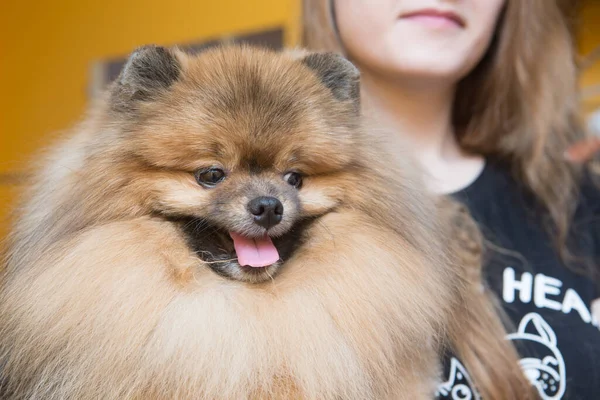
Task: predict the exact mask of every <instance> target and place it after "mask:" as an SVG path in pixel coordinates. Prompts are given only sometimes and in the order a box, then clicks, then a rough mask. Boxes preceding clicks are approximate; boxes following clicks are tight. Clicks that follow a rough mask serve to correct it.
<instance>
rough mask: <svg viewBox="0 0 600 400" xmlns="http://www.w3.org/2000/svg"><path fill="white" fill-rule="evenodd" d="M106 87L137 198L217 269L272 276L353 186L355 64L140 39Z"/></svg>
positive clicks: (255, 278)
mask: <svg viewBox="0 0 600 400" xmlns="http://www.w3.org/2000/svg"><path fill="white" fill-rule="evenodd" d="M111 95H112V97H111V100H110V104H111V107H112V112H111V115H112V116H113V117H112V119H113V121H112V123H113V124H117V125H119V126H121V131H122V138H123V140H125V141H126V142H125V143H124V144H123V143H121V144H120V145H119V146H120V148H121V149H127V151H126V153H124V154H126V156H124V157H122V159H123V160H127V161H124V163H125V164H126V166H124V168H123V169H124V170H127V171H131V170H133V171H134V172H132V174H134V175H135V178H134V179H133V180H132V182H135V183H134V186H135V188H136V190H137V191H138V192H139V198H141V199H145V200H144V203H147V204H149V205H148V207H149V208H150V212H151V213H153V214H155V215H158V216H160V217H162V218H167V219H169V220H171V221H174V222H176V223H178V224H180V226H181V228H182V229H183V231H184V233H185V235H186V237H187V240H188V244H189V245H190V247H191V248H192V249H193V250H194V251H195V253H196V254H197V255H198V257H200V258H201V259H203V260H204V261H206V262H207V264H208V265H210V267H211V268H212V269H213V270H214V271H215V272H217V273H219V274H221V275H224V276H227V277H230V278H233V279H238V280H242V281H248V282H261V281H264V280H267V279H270V278H271V277H273V276H274V274H275V273H276V272H277V270H278V269H279V268H280V267H281V266H282V265H283V264H284V263H285V261H286V260H288V259H289V258H290V257H291V256H292V255H293V254H294V251H295V250H296V249H297V248H298V247H299V246H300V245H301V244H302V241H303V233H304V230H305V228H306V227H307V226H309V225H310V224H311V223H312V222H313V221H314V220H315V219H316V218H318V217H319V216H322V215H324V214H325V213H327V212H330V211H331V210H333V209H334V208H335V207H336V206H337V205H338V204H339V202H340V201H342V199H343V196H344V192H345V191H346V190H347V189H348V186H349V185H351V182H352V178H353V177H352V169H353V165H354V164H355V152H356V146H355V144H356V142H355V138H354V132H355V128H356V127H355V124H356V123H357V119H358V118H357V113H358V111H357V110H358V73H357V70H356V69H355V68H354V67H353V66H352V65H351V64H350V63H349V62H347V61H345V60H343V59H342V58H341V57H338V56H335V55H331V54H301V55H298V54H291V53H282V54H276V53H272V52H267V51H263V50H257V49H249V48H224V49H216V50H211V51H208V52H206V53H202V54H201V55H200V56H197V57H191V56H188V55H185V54H183V53H181V52H178V51H172V50H166V49H163V48H159V47H147V48H142V49H140V50H138V51H137V52H136V53H134V54H133V55H132V56H131V57H130V59H129V62H128V63H127V65H126V67H125V68H124V71H123V72H122V74H121V76H120V78H119V80H118V82H117V83H116V84H115V86H114V87H113V89H112V92H111Z"/></svg>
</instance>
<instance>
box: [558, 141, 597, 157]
mask: <svg viewBox="0 0 600 400" xmlns="http://www.w3.org/2000/svg"><path fill="white" fill-rule="evenodd" d="M598 152H600V138H599V137H591V138H587V139H584V140H582V141H580V142H578V143H575V144H574V145H573V146H571V147H570V148H569V149H568V150H567V151H566V152H565V157H566V159H567V160H569V161H572V162H575V163H585V162H587V161H590V160H591V159H592V158H594V156H595V155H596V154H597V153H598Z"/></svg>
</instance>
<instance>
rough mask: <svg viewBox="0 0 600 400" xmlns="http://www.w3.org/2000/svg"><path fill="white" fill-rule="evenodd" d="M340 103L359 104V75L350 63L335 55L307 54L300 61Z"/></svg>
mask: <svg viewBox="0 0 600 400" xmlns="http://www.w3.org/2000/svg"><path fill="white" fill-rule="evenodd" d="M301 61H302V63H303V64H304V65H306V66H307V67H309V68H310V69H311V70H312V71H313V72H314V73H315V74H316V75H317V76H318V77H319V79H320V80H321V82H322V83H323V84H324V85H325V86H326V87H327V88H328V89H329V90H331V93H332V94H333V96H334V97H335V98H336V99H338V100H341V101H352V102H353V103H354V104H355V105H357V106H358V104H359V102H360V89H359V81H360V73H359V72H358V69H357V68H356V67H355V66H354V64H352V63H351V62H350V61H348V60H347V59H345V58H344V57H342V56H340V55H339V54H335V53H309V54H308V55H305V56H304V57H303V58H302V59H301Z"/></svg>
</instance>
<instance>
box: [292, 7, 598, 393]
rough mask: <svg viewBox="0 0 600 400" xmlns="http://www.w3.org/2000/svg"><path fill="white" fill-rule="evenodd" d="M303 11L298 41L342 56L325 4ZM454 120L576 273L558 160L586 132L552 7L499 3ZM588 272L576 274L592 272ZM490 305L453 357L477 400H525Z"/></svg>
mask: <svg viewBox="0 0 600 400" xmlns="http://www.w3.org/2000/svg"><path fill="white" fill-rule="evenodd" d="M303 11H304V13H303V26H304V28H305V29H304V32H303V33H304V35H303V40H304V43H303V44H304V45H305V46H306V47H308V48H310V49H312V50H322V51H334V52H340V53H343V51H342V47H341V44H340V42H339V37H338V34H337V30H336V28H335V19H334V15H333V12H332V11H333V10H332V2H331V1H327V0H304V9H303ZM453 122H454V126H455V131H456V134H457V139H458V141H459V144H460V145H461V146H462V147H463V148H464V149H466V150H468V151H470V152H472V153H475V154H480V155H483V156H486V157H490V158H496V159H502V160H505V161H508V162H509V163H510V165H512V166H513V171H512V173H513V174H514V176H515V177H516V179H517V180H518V181H519V182H521V183H522V184H523V185H524V187H526V188H527V189H528V190H529V191H530V192H531V193H532V194H533V195H534V196H535V197H536V198H537V199H538V201H539V203H540V204H541V205H542V206H543V207H544V208H545V209H546V210H547V213H548V216H549V220H548V222H549V223H548V226H547V228H548V229H549V230H550V231H551V232H552V236H553V237H554V238H555V240H556V246H557V250H558V251H559V253H560V254H561V256H562V257H563V260H565V262H566V263H567V265H569V266H570V267H571V268H573V269H575V266H574V265H575V264H570V263H569V262H568V261H569V252H568V251H567V248H566V244H565V243H566V238H567V234H568V232H569V230H570V224H571V220H572V217H573V213H574V211H575V206H576V204H577V199H578V196H579V185H580V183H579V181H580V175H581V171H580V169H579V168H578V167H576V166H574V165H572V164H569V163H568V162H566V161H565V159H564V155H563V154H564V151H565V150H566V149H567V148H568V147H569V146H570V145H572V144H574V143H575V142H577V141H578V140H581V139H582V138H584V137H585V133H584V131H583V129H582V128H581V125H580V121H579V117H578V99H577V71H576V67H575V57H574V55H573V44H572V42H571V35H570V32H569V27H568V24H567V21H566V19H565V18H564V15H563V13H562V12H561V9H560V7H559V4H558V3H557V2H556V1H555V0H527V1H521V0H506V4H505V7H504V10H503V12H502V15H501V17H500V20H499V21H498V26H497V30H496V34H495V37H494V40H493V42H492V45H491V46H490V48H489V50H488V52H487V54H486V55H485V56H484V58H483V59H482V61H481V62H480V64H479V65H478V66H477V67H476V68H475V69H474V70H473V71H472V72H471V74H469V75H468V76H467V77H465V78H464V79H463V80H462V81H461V82H459V84H458V88H457V92H456V97H455V103H454V110H453ZM461 215H462V216H461V217H460V218H462V219H463V220H464V219H465V218H466V217H465V215H464V214H461ZM463 226H464V225H463ZM470 231H471V233H474V231H473V230H472V229H471V230H470ZM474 240H475V242H476V241H477V240H478V239H477V238H476V237H475V238H474ZM474 260H475V259H473V261H474ZM586 265H588V264H586ZM591 267H592V266H591V265H589V266H588V268H587V269H586V270H585V271H582V270H579V271H578V272H583V273H587V274H590V275H593V274H594V271H593V270H592V268H591ZM493 303H495V299H494V298H493V297H492V296H491V295H489V296H487V299H486V301H485V304H478V305H476V307H475V308H470V309H468V310H467V313H468V314H470V315H468V316H464V317H460V318H459V320H461V322H462V323H468V324H470V327H469V329H470V334H469V335H468V336H469V338H470V339H469V341H471V342H472V343H466V340H464V338H463V340H462V341H460V342H456V343H454V347H455V348H456V350H457V351H458V352H459V353H463V354H460V356H461V357H462V358H463V360H464V362H465V364H467V368H468V369H469V370H470V371H472V372H471V373H472V374H473V375H474V379H475V381H476V382H477V385H478V387H479V390H480V391H481V392H482V395H483V396H484V398H487V399H501V398H527V397H528V395H526V394H525V393H519V392H515V391H514V390H515V389H514V388H523V385H524V378H523V376H522V374H520V373H515V372H518V369H517V368H516V363H517V355H516V352H515V351H514V349H513V348H512V346H511V345H510V343H509V342H508V341H505V340H502V336H503V333H504V329H503V327H502V324H500V322H499V316H498V310H497V307H494V306H492V304H493ZM490 330H493V331H494V332H489V331H490ZM485 331H488V332H487V333H484V332H485ZM486 335H487V336H486ZM492 338H493V339H492ZM501 353H503V354H501ZM511 388H513V389H511ZM515 394H517V395H516V397H514V395H515ZM531 396H533V392H531Z"/></svg>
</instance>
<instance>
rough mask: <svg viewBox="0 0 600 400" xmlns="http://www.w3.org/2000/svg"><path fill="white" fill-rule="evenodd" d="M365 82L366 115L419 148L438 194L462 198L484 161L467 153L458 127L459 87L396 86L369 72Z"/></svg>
mask: <svg viewBox="0 0 600 400" xmlns="http://www.w3.org/2000/svg"><path fill="white" fill-rule="evenodd" d="M361 82H362V83H361V87H362V97H363V100H362V103H363V109H364V112H365V113H366V114H367V115H368V116H370V117H371V118H374V119H375V120H376V121H377V123H378V124H380V125H382V126H383V128H385V129H386V130H390V131H391V132H397V134H399V135H402V136H403V138H404V139H405V140H407V141H408V142H409V144H411V145H412V146H414V149H413V151H414V154H415V155H416V157H417V159H418V161H419V162H420V163H421V164H422V166H423V168H424V169H425V171H426V172H427V173H428V175H429V178H430V179H429V180H428V183H429V187H430V189H431V190H432V191H434V192H436V193H444V194H447V193H452V192H456V191H459V190H461V189H464V188H465V187H467V186H469V185H470V184H471V183H472V182H473V181H474V180H475V179H476V178H477V177H478V176H479V174H480V173H481V170H482V169H483V165H484V161H483V158H482V157H480V156H473V155H470V154H467V153H466V152H464V151H463V150H462V149H461V148H460V146H459V145H458V142H457V140H456V136H455V134H454V130H453V127H452V103H453V101H454V90H455V88H454V87H451V86H444V85H442V84H431V83H430V84H427V85H426V84H419V83H416V82H409V83H406V82H390V80H389V79H381V78H380V77H378V76H377V75H375V74H369V73H365V72H363V74H362V77H361Z"/></svg>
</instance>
